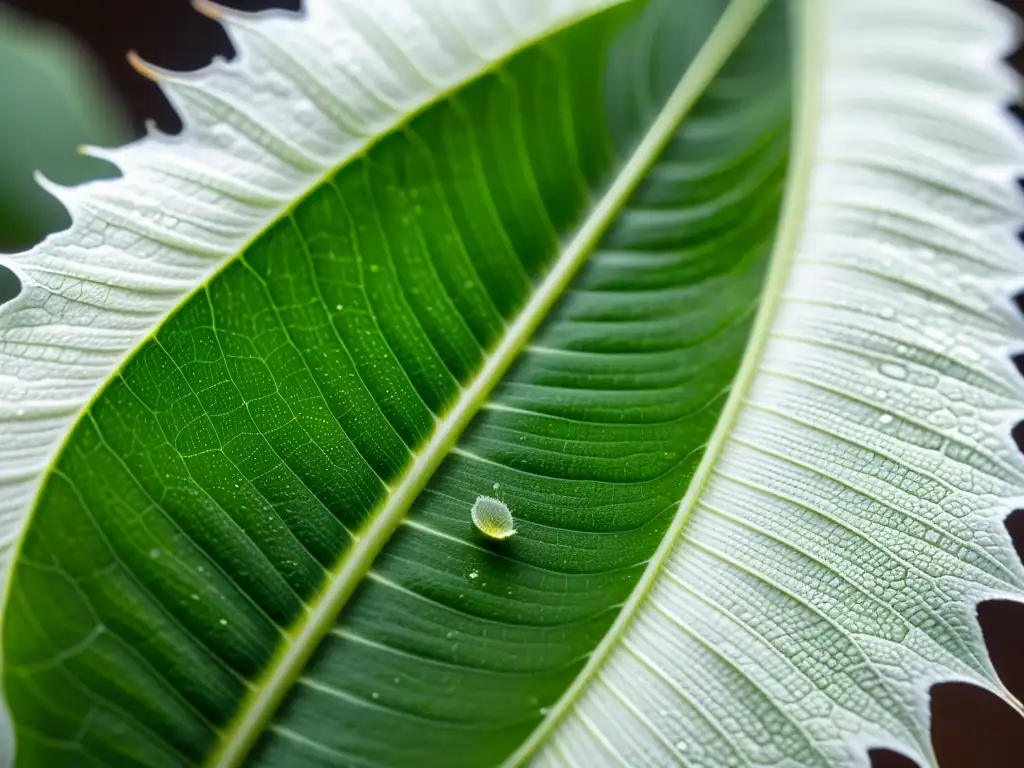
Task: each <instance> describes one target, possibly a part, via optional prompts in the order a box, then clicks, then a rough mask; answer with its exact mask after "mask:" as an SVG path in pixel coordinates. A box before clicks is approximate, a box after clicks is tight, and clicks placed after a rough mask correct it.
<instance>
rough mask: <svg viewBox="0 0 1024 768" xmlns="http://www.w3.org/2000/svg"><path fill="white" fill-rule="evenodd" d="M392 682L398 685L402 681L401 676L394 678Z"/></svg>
mask: <svg viewBox="0 0 1024 768" xmlns="http://www.w3.org/2000/svg"><path fill="white" fill-rule="evenodd" d="M391 682H393V683H394V684H395V685H398V684H399V683H400V682H402V678H400V677H396V678H393V679H392V681H391Z"/></svg>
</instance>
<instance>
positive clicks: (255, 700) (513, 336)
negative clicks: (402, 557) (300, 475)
mask: <svg viewBox="0 0 1024 768" xmlns="http://www.w3.org/2000/svg"><path fill="white" fill-rule="evenodd" d="M767 3H768V0H732V2H731V3H730V5H729V6H728V8H727V9H726V11H725V12H724V14H723V15H722V17H721V18H720V20H719V21H718V23H717V24H716V26H715V28H714V30H713V31H712V33H711V34H710V35H709V37H708V39H707V41H706V42H705V44H704V46H703V47H702V49H701V50H700V52H699V53H698V55H697V57H696V58H695V59H694V61H693V63H692V64H691V66H690V67H689V69H688V70H687V71H686V73H685V74H684V75H683V77H682V78H681V79H680V81H679V83H678V84H677V86H676V88H675V89H674V90H673V92H672V94H671V95H670V96H669V98H668V100H667V101H666V103H665V106H664V107H663V108H662V110H661V112H660V113H659V114H658V117H657V119H656V120H655V121H654V122H653V123H652V125H651V127H650V128H649V129H648V131H647V133H646V134H645V135H644V137H643V139H642V140H641V141H640V143H639V144H638V145H637V147H636V149H635V150H634V151H633V153H632V154H631V155H630V157H629V159H628V160H627V162H626V164H625V165H624V166H623V167H622V170H621V171H620V172H619V173H618V175H617V176H616V178H615V180H614V181H613V182H612V184H611V185H610V186H609V187H608V189H607V190H606V191H605V193H604V194H603V195H602V196H601V198H600V199H599V200H598V201H597V204H596V205H595V206H594V207H593V208H592V210H591V211H590V213H589V214H588V215H587V218H586V220H585V221H584V222H583V224H582V226H581V227H580V228H579V229H578V230H577V232H576V234H575V235H574V236H573V237H572V239H571V240H570V241H569V243H568V244H567V245H566V246H565V247H564V248H563V250H562V252H561V254H560V255H559V256H558V258H557V259H556V261H555V263H554V265H553V267H552V268H551V270H550V271H549V272H548V274H547V275H546V276H545V278H544V279H543V280H542V281H541V283H540V285H539V286H538V287H537V289H536V290H535V292H534V293H533V295H532V296H531V297H530V300H529V301H528V302H527V304H526V305H525V306H524V307H523V309H522V310H520V312H519V314H518V315H517V316H516V317H515V319H514V320H513V322H512V323H511V324H510V325H508V326H507V327H506V330H505V333H504V334H503V336H502V338H501V340H500V342H499V343H498V345H497V346H496V347H495V348H494V349H493V351H492V352H490V353H489V354H488V355H487V357H486V359H485V363H484V365H483V367H482V368H480V370H479V371H478V372H477V374H476V375H475V376H474V377H473V379H472V380H471V382H470V384H469V386H468V387H463V388H461V390H460V393H459V396H458V399H457V400H456V402H455V404H454V406H453V407H452V408H451V409H450V410H449V411H448V413H447V414H446V415H445V416H444V417H443V418H441V419H439V420H438V421H437V424H436V426H435V428H434V431H433V434H432V435H431V437H430V439H429V440H428V441H427V443H426V444H425V445H424V446H423V447H422V448H420V450H419V451H417V452H416V454H415V459H414V461H413V463H412V465H411V466H410V467H409V468H408V469H406V471H405V472H404V473H403V474H402V475H401V476H400V477H399V478H398V480H397V482H396V483H394V484H393V485H389V486H388V487H387V489H388V491H389V492H390V493H389V495H388V498H387V501H386V502H385V504H384V505H383V506H382V507H380V508H378V509H377V510H376V511H375V512H373V513H372V514H371V515H370V517H369V522H368V524H367V525H366V526H365V527H364V528H363V529H362V530H361V531H360V532H358V533H357V534H355V536H354V537H353V542H354V543H353V546H352V548H351V549H350V550H349V552H348V553H347V555H346V556H345V558H344V560H343V561H342V562H341V563H340V564H339V566H338V567H336V568H335V569H332V570H331V571H328V572H327V587H326V589H324V590H322V591H321V592H320V594H319V595H318V596H317V597H316V599H314V600H313V601H311V602H310V603H309V604H308V605H307V608H306V615H305V617H304V618H303V619H302V620H301V621H300V623H299V624H297V625H296V626H295V627H293V628H292V629H291V631H289V632H287V633H285V635H284V636H285V638H286V644H285V646H284V648H283V650H282V652H280V653H279V654H278V655H277V656H276V657H275V658H274V659H273V660H272V661H271V663H270V664H269V665H268V670H267V672H266V673H265V674H264V676H263V677H262V678H261V679H260V680H259V681H257V682H256V683H255V684H254V686H253V688H254V690H255V693H254V694H253V695H250V697H249V698H248V699H246V700H245V701H244V702H243V704H242V706H241V707H240V708H239V711H238V713H237V714H236V716H235V718H234V719H233V721H232V722H231V723H230V724H229V725H228V726H227V727H226V728H225V730H224V732H223V736H222V737H221V742H220V745H219V746H218V748H217V749H216V750H215V751H214V752H213V753H212V754H211V755H210V758H209V759H208V760H207V764H208V765H210V766H216V767H217V768H231V767H233V766H237V765H239V764H240V763H241V761H242V760H244V758H245V756H246V755H247V754H248V752H249V750H250V749H251V748H252V746H253V745H254V744H255V741H256V739H257V738H258V737H259V736H260V734H261V733H262V731H263V727H264V726H265V724H266V723H267V721H268V720H269V719H270V718H271V717H272V716H273V714H274V712H275V710H276V709H277V706H278V704H279V703H280V702H281V700H282V698H283V697H284V696H285V694H286V693H287V692H288V690H289V689H290V687H291V685H292V683H293V682H294V680H295V678H296V677H297V676H298V675H299V674H300V673H301V670H302V669H303V668H304V666H305V664H306V662H307V661H308V659H309V657H310V656H311V655H312V653H313V651H314V650H315V649H316V648H317V646H318V645H319V642H320V640H321V638H322V637H323V636H324V635H325V634H326V633H327V632H328V631H329V630H330V628H331V626H332V625H333V623H334V621H335V619H336V617H337V616H338V614H339V613H340V611H341V609H342V608H343V607H344V605H345V603H346V602H347V600H348V598H349V597H350V596H351V595H352V593H353V592H354V591H355V589H356V588H357V587H358V586H359V584H360V583H361V582H362V580H363V577H364V576H365V575H366V573H367V572H368V571H369V569H370V567H371V565H372V563H373V561H374V559H375V558H376V556H377V554H379V552H380V551H381V549H383V547H384V546H385V544H386V543H387V542H388V540H389V539H390V537H391V534H392V533H393V532H394V531H395V530H396V529H397V527H398V526H399V525H400V524H401V523H402V521H403V520H404V519H405V517H406V514H407V512H408V510H409V507H410V506H411V504H412V502H413V501H414V500H415V499H416V497H417V496H418V495H419V493H420V492H421V491H422V490H423V488H424V487H425V486H426V485H427V483H428V482H429V481H430V479H431V478H432V477H433V474H434V472H435V470H436V469H437V468H438V467H439V466H440V464H441V462H442V461H443V460H444V459H445V458H446V457H447V455H448V453H449V452H450V451H451V449H452V448H453V447H454V446H455V443H456V442H457V441H458V439H459V437H460V436H461V434H462V432H463V431H464V430H465V428H466V427H467V426H468V425H469V422H470V421H471V420H472V418H473V416H475V415H476V413H477V411H479V409H480V408H481V406H482V405H483V404H484V402H485V401H486V399H487V396H488V395H489V394H490V392H491V390H492V389H493V388H494V387H495V386H496V385H497V384H498V383H499V382H500V381H501V378H502V376H503V375H504V373H505V372H506V371H507V370H508V368H509V367H510V366H511V365H512V363H513V362H514V361H515V360H516V358H517V357H518V356H519V353H520V352H521V351H522V349H523V347H524V346H525V345H526V344H527V342H528V341H529V339H530V337H531V336H532V335H533V333H534V331H536V329H537V328H538V326H539V325H540V324H541V323H542V322H543V320H544V319H545V317H546V316H547V314H548V312H549V311H550V310H551V308H552V307H553V306H554V304H555V302H557V301H558V299H559V298H560V296H561V295H562V293H563V291H564V290H565V289H566V287H567V286H568V285H569V284H570V283H571V281H572V279H573V278H574V277H575V275H576V274H577V272H578V271H579V269H580V267H581V266H582V265H583V264H584V262H585V261H586V260H587V258H588V257H589V255H590V254H591V252H592V251H593V249H594V247H595V246H596V245H597V244H598V242H599V241H600V239H601V237H602V236H603V235H604V233H605V231H606V230H607V229H608V227H609V226H610V225H611V223H612V222H613V221H614V220H615V217H616V215H617V214H618V213H619V212H620V211H621V209H622V207H623V205H624V204H625V202H626V201H627V200H628V199H629V197H630V195H631V194H632V193H633V191H634V190H635V189H636V188H637V186H638V185H639V184H640V182H641V181H642V180H643V179H644V177H645V176H646V174H647V171H648V170H649V169H650V168H651V166H652V165H653V164H654V163H655V161H656V160H657V158H658V156H659V155H660V154H661V151H662V150H663V149H664V148H665V146H666V145H667V144H668V142H669V141H670V140H671V138H672V136H673V135H674V134H675V131H676V129H677V128H678V126H679V124H680V123H681V122H682V120H683V118H684V117H685V116H686V115H687V113H688V112H689V111H690V109H691V108H692V107H693V106H694V104H695V103H696V102H697V100H698V99H699V98H700V96H701V95H702V94H703V93H704V91H705V90H706V89H707V87H708V86H709V85H710V83H711V81H712V80H713V79H714V77H715V76H716V75H717V74H718V72H719V70H720V69H721V68H722V66H723V65H724V64H725V63H726V61H728V59H729V57H730V56H731V54H732V52H733V51H734V50H735V49H736V47H737V46H738V45H739V43H740V42H741V41H742V40H743V38H744V37H745V36H746V34H747V32H748V31H749V29H750V28H751V26H752V25H753V23H754V22H755V21H756V19H757V18H758V16H759V15H760V13H761V11H762V10H763V9H764V8H765V6H766V5H767ZM467 514H468V510H467Z"/></svg>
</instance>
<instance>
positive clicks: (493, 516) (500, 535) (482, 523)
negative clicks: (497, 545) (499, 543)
mask: <svg viewBox="0 0 1024 768" xmlns="http://www.w3.org/2000/svg"><path fill="white" fill-rule="evenodd" d="M470 516H471V517H472V518H473V525H475V526H476V527H477V529H478V530H479V531H480V532H481V533H482V534H484V535H485V536H489V537H491V538H492V539H507V538H508V537H509V536H512V535H514V534H515V532H516V526H515V521H514V520H513V519H512V513H511V512H510V511H509V509H508V507H507V506H506V505H505V502H503V501H501V500H499V499H494V498H491V497H490V496H477V497H476V501H475V502H473V509H471V510H470Z"/></svg>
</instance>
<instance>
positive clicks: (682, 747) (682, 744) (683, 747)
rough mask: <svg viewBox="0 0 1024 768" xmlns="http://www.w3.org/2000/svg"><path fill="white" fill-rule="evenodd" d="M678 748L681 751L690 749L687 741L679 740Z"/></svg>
mask: <svg viewBox="0 0 1024 768" xmlns="http://www.w3.org/2000/svg"><path fill="white" fill-rule="evenodd" d="M676 749H678V750H679V751H680V752H685V751H686V750H687V749H689V747H688V746H687V745H686V742H685V741H677V742H676Z"/></svg>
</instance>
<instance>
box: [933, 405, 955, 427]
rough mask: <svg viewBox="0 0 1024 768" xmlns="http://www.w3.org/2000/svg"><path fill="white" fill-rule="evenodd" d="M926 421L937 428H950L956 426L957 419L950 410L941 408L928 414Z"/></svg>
mask: <svg viewBox="0 0 1024 768" xmlns="http://www.w3.org/2000/svg"><path fill="white" fill-rule="evenodd" d="M928 423H929V424H931V425H932V426H933V427H938V428H939V429H952V428H953V427H955V426H956V424H957V420H956V416H954V415H953V412H952V411H950V410H948V409H946V408H943V409H942V410H941V411H935V412H934V413H930V414H928Z"/></svg>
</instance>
